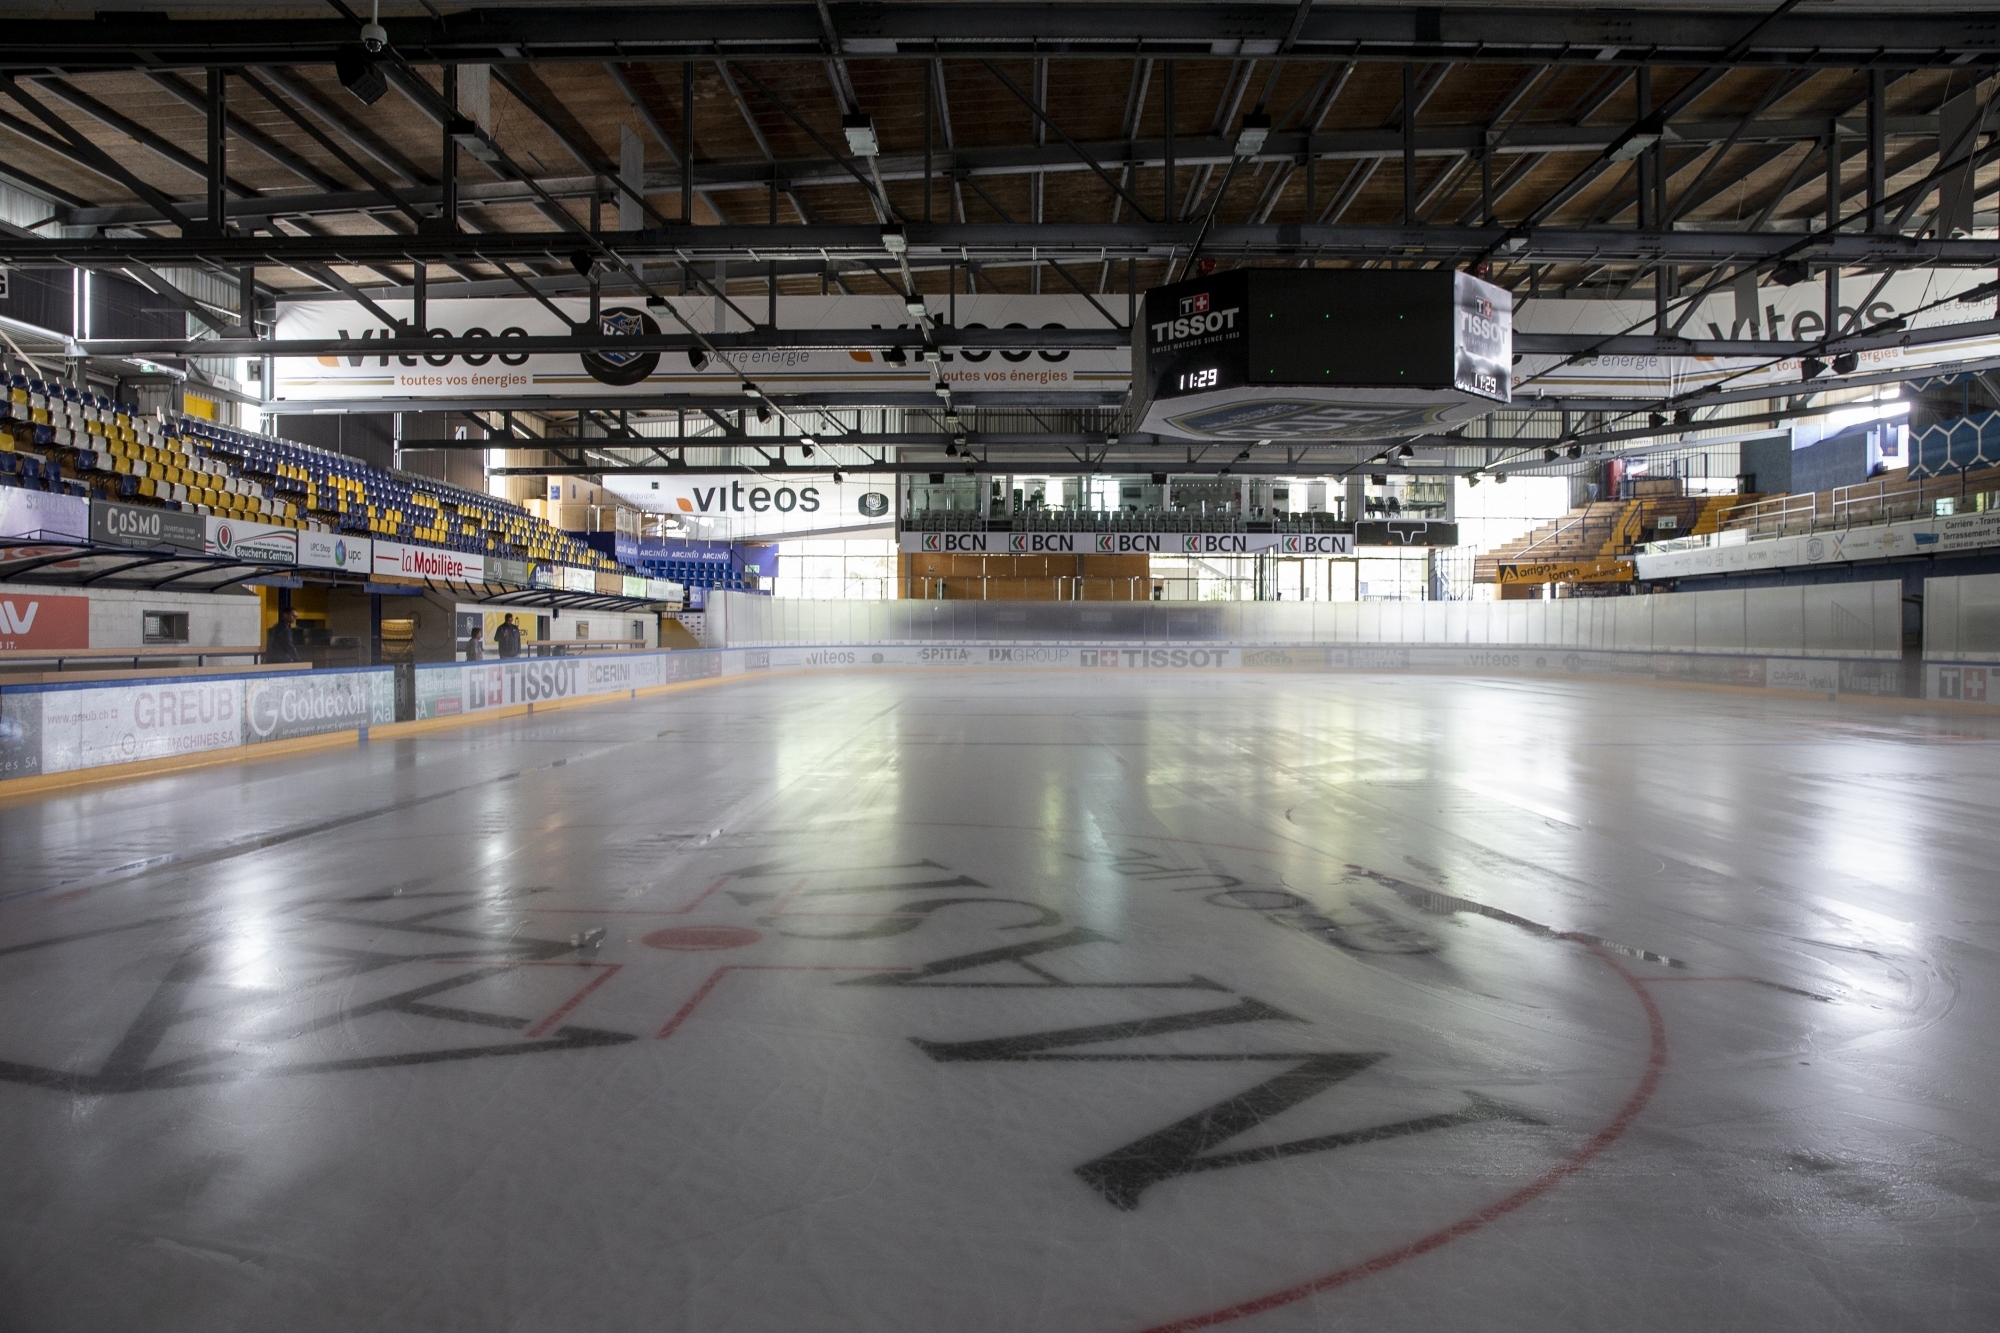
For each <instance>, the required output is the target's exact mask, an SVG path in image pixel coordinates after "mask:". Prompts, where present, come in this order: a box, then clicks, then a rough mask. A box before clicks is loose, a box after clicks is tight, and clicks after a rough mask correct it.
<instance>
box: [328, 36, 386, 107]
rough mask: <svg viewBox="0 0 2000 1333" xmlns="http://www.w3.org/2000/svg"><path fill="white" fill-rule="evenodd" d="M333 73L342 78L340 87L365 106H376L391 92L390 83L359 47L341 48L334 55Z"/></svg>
mask: <svg viewBox="0 0 2000 1333" xmlns="http://www.w3.org/2000/svg"><path fill="white" fill-rule="evenodd" d="M333 71H334V73H335V74H337V75H339V76H340V86H341V87H343V88H345V89H347V91H348V92H350V93H353V94H354V95H355V97H357V98H359V99H360V101H361V104H362V105H363V106H374V105H375V104H376V103H377V102H379V101H381V100H382V94H383V93H386V92H388V91H389V81H388V80H387V79H385V78H383V77H382V71H381V70H379V69H377V68H376V67H375V62H374V61H373V60H371V59H369V58H368V53H367V52H366V51H364V50H362V49H361V48H360V47H358V46H343V47H341V48H340V50H339V51H338V52H336V53H335V54H334V57H333Z"/></svg>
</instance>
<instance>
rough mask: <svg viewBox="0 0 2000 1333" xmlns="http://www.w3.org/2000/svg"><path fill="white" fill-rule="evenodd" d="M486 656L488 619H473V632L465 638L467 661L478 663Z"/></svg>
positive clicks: (479, 617)
mask: <svg viewBox="0 0 2000 1333" xmlns="http://www.w3.org/2000/svg"><path fill="white" fill-rule="evenodd" d="M485 656H486V617H485V616H483V615H482V616H475V617H473V619H472V632H471V633H469V634H467V635H466V636H465V660H466V661H468V662H477V661H480V660H481V659H483V658H484V657H485Z"/></svg>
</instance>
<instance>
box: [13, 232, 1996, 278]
mask: <svg viewBox="0 0 2000 1333" xmlns="http://www.w3.org/2000/svg"><path fill="white" fill-rule="evenodd" d="M1197 230H1198V227H1197V224H1195V223H1191V222H1189V223H1155V224H1146V223H1135V222H1121V223H1072V222H1052V223H943V222H938V223H926V222H911V223H908V224H907V225H906V226H905V227H904V232H905V235H906V236H907V238H908V245H909V253H910V256H911V257H912V259H916V258H919V257H923V256H927V255H936V256H940V257H944V258H957V257H958V256H959V255H960V253H961V252H966V253H971V252H977V254H976V255H975V257H976V258H978V259H987V258H990V257H992V256H994V255H996V254H1011V253H1014V252H1019V253H1021V254H1027V253H1028V252H1029V251H1030V250H1035V251H1038V252H1039V253H1040V254H1041V255H1042V256H1043V257H1044V258H1052V257H1055V256H1085V257H1088V258H1089V259H1091V260H1093V261H1095V260H1097V259H1100V258H1103V257H1106V256H1109V257H1114V258H1121V259H1122V258H1125V257H1127V256H1128V255H1131V256H1140V255H1164V254H1166V253H1168V252H1169V251H1170V250H1171V249H1172V248H1173V247H1176V246H1178V247H1182V248H1183V249H1184V248H1185V247H1186V246H1187V245H1189V244H1190V243H1191V242H1192V241H1193V240H1194V238H1195V232H1196V231H1197ZM1503 236H1504V237H1505V240H1504V242H1503V240H1502V239H1501V238H1502V237H1503ZM580 238H581V234H580V233H573V232H533V233H521V232H510V233H494V234H485V235H459V236H450V235H435V234H432V235H415V236H400V235H370V236H261V235H260V236H228V237H214V236H184V237H97V238H91V237H83V238H62V239H48V238H37V239H34V240H24V239H21V238H18V237H0V262H4V263H12V264H77V265H84V266H102V265H107V264H109V265H115V264H119V263H123V262H126V261H128V260H138V261H139V262H142V263H148V264H153V265H155V266H156V267H157V266H161V265H169V264H185V263H212V264H217V265H221V266H224V267H228V268H240V267H242V266H243V265H245V264H257V265H275V266H279V267H293V266H296V265H298V264H301V263H319V264H351V265H368V264H375V263H405V262H415V261H423V262H428V263H439V262H460V263H467V264H474V263H480V262H482V261H485V262H492V261H499V260H516V261H518V260H522V259H544V260H549V261H552V262H562V261H564V260H565V259H566V258H567V257H568V256H569V255H570V253H571V252H573V251H574V250H575V249H576V248H577V244H578V241H579V239H580ZM597 239H598V240H600V241H601V242H602V243H603V244H604V245H605V246H606V247H607V248H609V249H610V250H612V251H615V252H617V253H618V254H619V255H620V256H622V257H623V258H625V259H626V260H627V261H628V262H632V261H637V260H640V259H667V260H673V259H679V258H689V259H695V260H703V261H705V260H708V259H712V258H728V257H730V256H732V255H741V254H743V253H745V252H748V251H755V252H756V253H757V254H758V256H759V257H760V258H761V257H768V258H807V257H820V258H824V259H828V260H832V259H848V258H863V259H870V260H874V261H877V262H883V261H884V260H885V258H886V253H887V252H886V251H885V250H884V248H883V244H882V230H881V228H879V227H874V226H868V225H848V224H826V225H818V226H793V225H779V226H768V225H759V224H753V225H747V226H716V227H709V226H696V227H680V226H675V227H662V228H658V229H654V230H649V231H638V232H604V233H598V234H597ZM1496 247H1497V250H1498V257H1499V258H1500V259H1501V260H1502V261H1504V262H1510V263H1526V262H1529V261H1533V262H1537V263H1559V262H1574V263H1587V262H1596V263H1616V262H1622V263H1669V264H1707V263H1718V262H1727V261H1732V260H1742V261H1751V260H1758V259H1764V258H1770V257H1776V256H1778V255H1780V254H1784V255H1785V256H1786V257H1788V258H1798V259H1802V260H1804V261H1807V262H1812V263H1834V262H1837V263H1839V264H1841V265H1843V266H1848V267H1852V266H1857V265H1875V264H1887V265H1905V266H1911V265H1931V266H1940V267H1948V268H1949V267H1972V268H1979V267H1986V268H1991V267H1993V266H1995V265H1996V264H2000V240H1995V239H1991V238H1978V239H1975V238H1963V239H1957V240H1943V241H1940V240H1929V239H1923V238H1919V237H1916V236H1902V235H1896V234H1894V233H1878V234H1873V235H1870V234H1866V233H1858V232H1844V233H1841V234H1839V235H1836V236H1824V237H1817V238H1813V239H1811V240H1810V241H1809V242H1808V241H1807V238H1804V237H1801V236H1799V235H1798V234H1797V233H1782V232H1779V233H1773V232H1765V233H1747V232H1721V231H1672V232H1653V231H1635V230H1624V229H1619V228H1609V227H1604V228H1598V227H1581V228H1578V227H1540V228H1535V229H1533V230H1531V231H1526V232H1520V231H1518V230H1517V231H1516V232H1515V233H1512V234H1507V233H1502V232H1501V230H1500V229H1499V228H1494V227H1424V226H1417V227H1321V226H1301V225H1298V224H1295V223H1286V224H1279V225H1275V226H1273V225H1265V226H1245V225H1228V224H1218V225H1217V226H1215V227H1214V228H1213V229H1212V230H1211V231H1210V233H1209V238H1208V241H1207V243H1206V248H1207V249H1208V250H1209V251H1210V252H1211V253H1215V254H1219V255H1226V256H1231V257H1240V258H1252V259H1254V258H1260V257H1267V258H1280V259H1295V258H1299V257H1303V256H1304V255H1306V254H1308V253H1317V254H1319V255H1322V256H1324V257H1328V258H1332V257H1337V256H1343V255H1356V256H1360V257H1364V258H1375V259H1385V258H1404V257H1410V258H1414V257H1419V256H1421V257H1422V258H1423V260H1424V261H1425V262H1451V261H1455V260H1458V259H1462V258H1466V257H1471V256H1476V255H1480V254H1483V253H1485V252H1487V251H1488V250H1490V249H1495V248H1496Z"/></svg>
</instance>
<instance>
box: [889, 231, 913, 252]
mask: <svg viewBox="0 0 2000 1333" xmlns="http://www.w3.org/2000/svg"><path fill="white" fill-rule="evenodd" d="M882 248H883V249H884V250H887V251H888V252H889V253H890V254H892V255H901V254H905V253H907V252H908V251H909V248H910V238H909V237H907V236H905V235H904V234H903V229H902V228H901V227H884V228H882Z"/></svg>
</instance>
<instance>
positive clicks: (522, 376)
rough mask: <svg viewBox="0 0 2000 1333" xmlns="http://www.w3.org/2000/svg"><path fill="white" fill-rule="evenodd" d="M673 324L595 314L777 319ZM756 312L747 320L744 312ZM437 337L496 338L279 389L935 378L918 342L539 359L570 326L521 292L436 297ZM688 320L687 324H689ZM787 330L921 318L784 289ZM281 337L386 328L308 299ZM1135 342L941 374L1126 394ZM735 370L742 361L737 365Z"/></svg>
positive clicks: (399, 308) (634, 325)
mask: <svg viewBox="0 0 2000 1333" xmlns="http://www.w3.org/2000/svg"><path fill="white" fill-rule="evenodd" d="M669 300H670V301H671V302H672V305H673V309H674V311H677V312H678V313H679V314H680V316H681V318H680V319H676V318H675V317H674V315H673V314H672V313H669V312H668V311H666V310H648V309H646V308H645V306H644V303H643V301H638V300H635V301H633V302H632V303H631V304H621V303H619V302H618V301H617V300H616V299H615V298H614V299H613V301H612V302H611V303H610V304H607V305H605V306H604V307H603V308H602V309H601V310H600V312H599V315H600V318H601V319H602V321H603V326H604V329H605V331H606V332H609V333H630V334H661V333H664V334H685V333H687V332H688V329H689V327H690V326H692V327H693V328H694V329H696V330H698V331H700V332H701V333H703V334H733V333H745V332H750V331H752V330H753V328H754V327H755V324H753V320H754V321H757V322H761V321H763V320H765V319H766V318H767V307H766V305H765V302H764V300H763V298H760V297H742V298H738V299H735V304H734V307H733V308H732V307H731V306H729V305H725V304H724V303H722V302H721V301H718V300H716V299H715V298H713V297H709V296H680V297H671V298H669ZM925 301H926V304H927V305H928V307H929V311H930V316H931V318H932V319H933V320H939V321H944V320H955V322H956V323H957V324H958V325H960V326H961V327H964V328H1031V329H1040V328H1073V329H1108V328H1112V327H1114V325H1113V323H1112V321H1111V320H1108V319H1106V318H1105V315H1104V314H1103V313H1102V312H1100V311H1099V310H1098V309H1097V307H1096V306H1093V305H1092V304H1091V303H1090V302H1089V301H1087V300H1085V299H1084V298H1083V297H1081V296H1074V295H1044V296H1002V295H988V296H960V297H958V298H956V301H955V302H954V300H953V299H952V298H950V297H944V296H931V297H926V298H925ZM554 304H555V305H556V307H557V308H558V309H560V310H562V311H563V312H564V314H565V315H568V316H570V317H571V318H573V319H575V320H577V321H579V322H581V321H583V320H586V319H588V318H589V313H590V312H589V304H588V302H586V301H584V300H582V299H581V298H571V297H557V298H555V299H554ZM1104 306H1105V309H1106V310H1109V311H1112V312H1113V313H1114V314H1115V315H1117V317H1118V318H1119V319H1120V320H1122V319H1123V311H1124V300H1123V298H1121V297H1109V298H1106V300H1105V302H1104ZM382 308H383V309H384V310H386V311H388V313H389V314H391V315H394V316H396V317H398V318H405V317H407V316H409V314H410V312H411V303H410V302H408V301H386V302H383V303H382ZM746 315H747V316H749V318H746ZM427 317H428V319H429V323H430V328H431V331H432V332H433V333H434V334H462V335H466V336H469V337H476V338H481V339H491V340H492V350H491V351H486V350H483V349H482V350H480V351H477V352H470V353H467V352H456V353H454V352H438V353H433V354H430V355H422V356H402V355H397V356H382V355H375V356H369V355H366V354H360V353H357V354H351V355H342V356H320V357H313V358H307V357H286V358H282V359H280V360H279V361H278V363H277V376H276V385H277V396H278V397H279V398H280V399H289V400H294V401H311V400H331V399H354V398H368V399H374V398H449V399H467V398H481V397H497V396H508V397H512V396H517V395H520V394H560V395H562V396H564V397H570V398H575V397H586V398H587V397H593V396H605V395H619V396H626V395H629V393H630V391H631V389H632V388H633V387H634V386H636V385H640V384H643V385H645V386H646V387H647V388H648V389H652V390H661V391H665V392H671V393H715V394H717V395H720V396H723V397H727V398H732V399H736V400H738V401H740V400H741V398H742V388H741V379H740V378H739V375H738V372H741V375H742V376H747V377H748V378H750V379H752V380H754V381H756V382H757V383H758V384H759V385H762V386H764V387H767V388H769V389H771V390H773V391H774V392H777V393H788V394H789V393H813V392H824V391H827V390H877V391H879V390H897V389H902V390H908V391H915V392H925V391H928V390H929V388H930V387H931V382H932V381H931V372H930V369H929V368H928V367H927V366H926V365H925V364H924V363H923V361H922V360H921V359H920V358H919V356H918V355H917V354H916V353H915V352H914V351H903V352H896V351H889V350H885V349H883V348H880V347H867V346H858V347H833V348H816V349H782V348H781V349H760V350H754V351H751V350H730V349H724V351H723V358H724V359H725V360H726V361H727V362H728V363H729V364H727V365H725V364H721V363H719V362H717V361H714V360H709V361H707V362H706V364H704V365H701V366H699V367H697V366H696V365H694V364H693V363H692V362H691V360H690V358H689V357H688V356H687V355H686V354H685V353H681V352H669V353H661V352H635V353H631V354H622V355H621V354H614V353H605V354H590V355H583V356H579V355H576V354H573V353H566V354H560V355H530V354H528V353H525V352H515V351H511V350H509V348H508V342H509V340H510V339H518V338H526V337H553V336H560V335H564V334H567V333H568V332H569V329H568V328H567V327H565V326H564V324H563V322H562V321H561V320H559V319H557V317H556V316H555V315H554V314H553V313H551V312H550V311H549V310H548V309H547V308H546V307H544V306H543V305H542V304H541V303H540V302H538V301H533V300H529V299H527V298H525V297H521V298H511V297H496V298H492V299H466V300H440V301H432V302H430V303H429V305H428V315H427ZM682 320H685V321H686V322H685V323H683V322H682ZM777 322H778V327H779V328H781V329H801V330H811V329H828V330H839V331H843V332H844V331H849V330H857V329H907V328H910V327H912V326H913V325H914V323H915V321H914V320H912V319H911V318H910V313H909V311H908V310H906V309H905V308H904V305H903V302H902V300H901V299H900V298H897V297H891V296H785V297H780V298H779V299H778V311H777ZM277 336H278V337H279V338H281V339H361V340H365V341H373V340H375V339H377V338H384V337H388V336H390V330H388V329H387V328H385V327H384V326H383V324H382V321H381V320H380V319H378V318H377V317H376V316H375V315H374V314H373V313H372V312H370V311H368V310H366V309H364V308H363V307H362V306H360V305H358V304H356V303H354V302H350V301H299V302H292V303H289V304H287V305H285V306H284V307H283V308H282V309H281V310H280V312H279V315H278V326H277ZM1131 363H1132V355H1131V351H1130V350H1129V349H1128V348H1125V347H1122V346H1120V347H1116V348H1104V349H1100V350H1091V351H1080V350H1053V351H1046V352H1043V351H997V350H986V351H971V352H967V351H961V350H956V349H952V350H947V351H945V352H944V353H943V357H942V360H941V361H940V362H939V365H938V374H939V376H940V377H941V378H942V379H943V380H944V381H945V382H946V383H948V384H950V385H952V386H954V387H961V388H965V389H977V390H979V391H981V392H988V393H992V392H999V393H1036V394H1047V393H1052V392H1053V393H1093V394H1105V393H1110V394H1120V393H1123V392H1124V391H1125V385H1126V383H1127V382H1128V381H1129V380H1130V379H1131ZM732 366H733V369H732Z"/></svg>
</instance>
